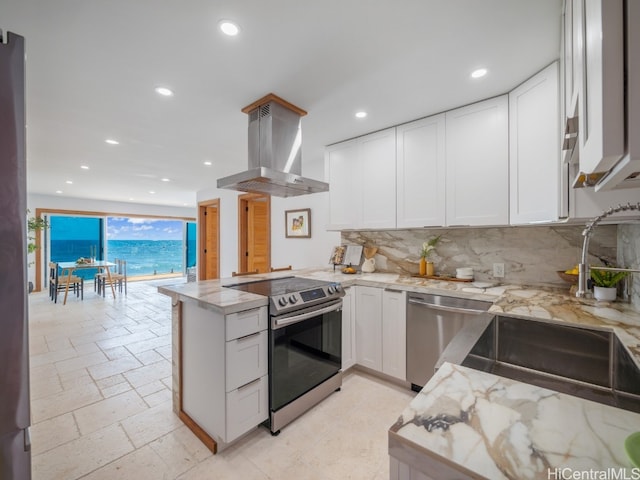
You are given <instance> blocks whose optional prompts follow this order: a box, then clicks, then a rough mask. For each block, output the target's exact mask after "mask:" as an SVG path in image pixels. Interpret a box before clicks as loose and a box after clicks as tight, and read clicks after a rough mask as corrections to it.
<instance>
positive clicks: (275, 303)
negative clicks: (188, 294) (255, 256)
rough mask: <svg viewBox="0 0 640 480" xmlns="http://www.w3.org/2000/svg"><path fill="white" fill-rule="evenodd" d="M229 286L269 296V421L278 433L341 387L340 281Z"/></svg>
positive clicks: (288, 280)
mask: <svg viewBox="0 0 640 480" xmlns="http://www.w3.org/2000/svg"><path fill="white" fill-rule="evenodd" d="M225 286H226V287H229V288H234V289H236V290H242V291H245V292H250V293H255V294H258V295H265V296H268V297H269V420H268V427H269V429H270V430H271V433H272V434H274V435H276V434H278V433H279V432H280V429H281V428H282V427H284V426H285V425H287V424H288V423H289V422H291V421H292V420H294V419H295V418H297V417H298V416H300V415H301V414H302V413H304V412H306V411H307V410H308V409H309V408H311V407H312V406H314V405H315V404H316V403H318V402H320V401H321V400H323V399H324V398H326V397H327V396H328V395H330V394H331V393H332V392H334V391H336V390H339V389H340V388H341V386H342V371H341V368H342V297H343V296H344V291H343V290H342V287H341V286H340V284H339V283H334V282H325V281H321V280H313V279H306V278H299V277H282V278H275V279H268V280H258V281H254V282H246V283H240V284H234V285H225Z"/></svg>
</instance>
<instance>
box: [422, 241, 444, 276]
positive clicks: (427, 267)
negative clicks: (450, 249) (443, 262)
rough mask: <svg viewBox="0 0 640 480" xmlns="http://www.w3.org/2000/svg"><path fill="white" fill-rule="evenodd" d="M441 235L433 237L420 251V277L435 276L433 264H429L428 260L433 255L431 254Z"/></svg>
mask: <svg viewBox="0 0 640 480" xmlns="http://www.w3.org/2000/svg"><path fill="white" fill-rule="evenodd" d="M440 237H441V235H438V236H437V237H433V238H432V239H431V240H429V241H428V242H424V243H423V244H422V248H421V249H420V275H422V276H424V275H426V276H432V275H433V273H434V272H433V262H429V261H428V260H427V258H429V255H431V252H432V251H433V250H435V248H436V245H437V244H438V241H439V240H440Z"/></svg>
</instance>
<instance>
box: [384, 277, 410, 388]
mask: <svg viewBox="0 0 640 480" xmlns="http://www.w3.org/2000/svg"><path fill="white" fill-rule="evenodd" d="M406 320H407V295H406V292H399V291H396V290H384V291H383V292H382V372H383V373H386V374H387V375H391V376H392V377H396V378H399V379H400V380H406V379H407V321H406Z"/></svg>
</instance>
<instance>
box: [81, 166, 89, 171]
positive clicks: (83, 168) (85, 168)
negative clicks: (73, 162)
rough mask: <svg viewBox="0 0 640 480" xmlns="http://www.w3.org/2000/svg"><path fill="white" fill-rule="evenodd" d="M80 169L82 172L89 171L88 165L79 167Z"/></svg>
mask: <svg viewBox="0 0 640 480" xmlns="http://www.w3.org/2000/svg"><path fill="white" fill-rule="evenodd" d="M80 168H81V169H82V170H89V166H88V165H80Z"/></svg>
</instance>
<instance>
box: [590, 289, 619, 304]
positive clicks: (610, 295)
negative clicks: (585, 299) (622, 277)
mask: <svg viewBox="0 0 640 480" xmlns="http://www.w3.org/2000/svg"><path fill="white" fill-rule="evenodd" d="M617 294H618V289H617V288H616V287H597V286H595V285H594V287H593V296H594V297H595V299H596V300H601V301H605V302H613V301H615V299H616V296H617Z"/></svg>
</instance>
